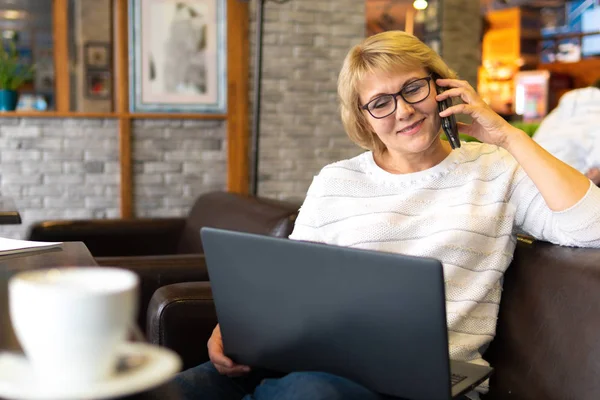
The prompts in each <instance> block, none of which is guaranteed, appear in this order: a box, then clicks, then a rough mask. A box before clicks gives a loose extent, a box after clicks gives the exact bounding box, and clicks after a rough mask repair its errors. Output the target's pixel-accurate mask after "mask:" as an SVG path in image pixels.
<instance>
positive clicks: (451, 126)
mask: <svg viewBox="0 0 600 400" xmlns="http://www.w3.org/2000/svg"><path fill="white" fill-rule="evenodd" d="M435 87H436V89H437V93H438V94H440V93H442V92H443V91H444V89H442V88H441V87H439V86H438V85H435ZM450 106H452V99H450V98H448V99H446V100H442V101H438V110H439V112H442V111H444V110H445V109H446V108H448V107H450ZM441 118H442V129H443V130H444V133H445V134H446V137H447V138H448V141H449V142H450V146H452V148H453V149H458V148H459V147H460V139H459V137H458V126H457V125H456V118H455V117H454V114H452V115H450V116H449V117H441Z"/></svg>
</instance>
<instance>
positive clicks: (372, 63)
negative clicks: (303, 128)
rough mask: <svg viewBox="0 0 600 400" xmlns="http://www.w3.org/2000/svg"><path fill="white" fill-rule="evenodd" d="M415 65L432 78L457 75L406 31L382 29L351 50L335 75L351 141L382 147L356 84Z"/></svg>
mask: <svg viewBox="0 0 600 400" xmlns="http://www.w3.org/2000/svg"><path fill="white" fill-rule="evenodd" d="M417 68H425V70H427V72H429V73H431V74H432V75H434V77H435V76H436V75H437V77H439V78H456V73H455V72H454V71H452V70H451V69H450V68H449V67H448V66H447V65H446V63H445V62H444V61H443V60H442V58H441V57H440V56H439V55H438V54H437V53H436V52H435V51H433V50H432V49H431V48H429V47H428V46H427V45H425V43H423V42H421V41H420V40H419V39H417V38H416V37H415V36H413V35H410V34H408V33H406V32H402V31H387V32H382V33H379V34H377V35H374V36H370V37H368V38H366V39H365V40H364V41H362V42H361V43H359V44H357V45H356V46H354V47H353V48H352V49H350V51H349V52H348V55H347V56H346V59H345V60H344V64H343V66H342V69H341V71H340V75H339V77H338V97H339V101H340V111H341V116H342V122H343V124H344V128H345V129H346V133H347V134H348V137H350V140H352V141H353V142H354V143H356V144H357V145H359V146H360V147H362V148H364V149H367V150H372V151H373V152H376V153H382V152H383V151H384V150H385V145H384V144H383V142H382V141H381V140H380V139H379V138H378V137H377V135H376V134H375V132H373V130H372V129H371V125H369V122H368V121H367V118H366V117H365V114H364V113H363V112H362V110H361V106H362V104H360V99H359V96H358V85H359V84H360V82H361V81H362V80H363V79H364V77H365V76H366V75H368V74H370V73H373V72H385V73H393V72H397V71H402V70H410V69H417Z"/></svg>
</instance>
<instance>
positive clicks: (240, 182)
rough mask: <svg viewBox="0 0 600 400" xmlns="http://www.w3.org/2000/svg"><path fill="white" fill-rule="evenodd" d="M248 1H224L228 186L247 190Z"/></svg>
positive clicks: (244, 192)
mask: <svg viewBox="0 0 600 400" xmlns="http://www.w3.org/2000/svg"><path fill="white" fill-rule="evenodd" d="M248 58H249V54H248V4H247V3H245V2H241V1H239V0H228V1H227V189H228V190H229V191H230V192H235V193H243V194H247V193H248V183H249V182H248V142H249V138H248V64H249V59H248Z"/></svg>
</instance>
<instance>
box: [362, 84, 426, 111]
mask: <svg viewBox="0 0 600 400" xmlns="http://www.w3.org/2000/svg"><path fill="white" fill-rule="evenodd" d="M431 79H432V78H431V76H427V77H425V78H420V79H416V80H414V81H412V82H410V83H408V84H407V85H406V86H404V87H403V88H402V89H401V90H400V91H399V92H398V93H395V94H384V95H381V96H379V97H377V98H375V99H373V100H371V101H369V102H368V103H367V104H365V105H364V106H362V107H361V108H362V109H363V110H367V111H368V112H369V114H371V116H372V117H373V118H377V119H381V118H385V117H387V116H388V115H391V114H393V113H395V112H396V109H397V108H398V96H400V97H402V100H404V101H405V102H406V103H408V104H416V103H419V102H421V101H423V100H425V99H426V98H427V97H428V96H429V92H430V91H431V85H430V84H429V82H430V81H431Z"/></svg>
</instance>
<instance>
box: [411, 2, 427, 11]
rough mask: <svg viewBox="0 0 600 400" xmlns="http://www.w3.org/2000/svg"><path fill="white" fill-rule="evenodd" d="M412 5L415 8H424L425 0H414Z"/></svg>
mask: <svg viewBox="0 0 600 400" xmlns="http://www.w3.org/2000/svg"><path fill="white" fill-rule="evenodd" d="M413 7H414V8H415V9H416V10H424V9H426V8H427V0H415V2H414V3H413Z"/></svg>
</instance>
